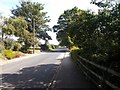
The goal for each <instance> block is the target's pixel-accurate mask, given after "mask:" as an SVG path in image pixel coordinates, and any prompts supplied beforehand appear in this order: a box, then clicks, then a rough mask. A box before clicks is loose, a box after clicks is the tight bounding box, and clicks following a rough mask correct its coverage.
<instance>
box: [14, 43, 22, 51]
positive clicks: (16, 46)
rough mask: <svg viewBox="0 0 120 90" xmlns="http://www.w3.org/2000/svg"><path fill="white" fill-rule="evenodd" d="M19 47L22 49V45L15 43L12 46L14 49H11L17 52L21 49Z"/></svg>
mask: <svg viewBox="0 0 120 90" xmlns="http://www.w3.org/2000/svg"><path fill="white" fill-rule="evenodd" d="M21 47H22V45H21V44H20V43H18V42H16V43H15V44H14V49H13V50H15V51H19V50H20V49H21Z"/></svg>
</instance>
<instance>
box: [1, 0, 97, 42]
mask: <svg viewBox="0 0 120 90" xmlns="http://www.w3.org/2000/svg"><path fill="white" fill-rule="evenodd" d="M19 1H20V0H0V13H1V15H2V16H6V17H9V16H10V15H11V11H10V10H11V9H12V8H16V5H19ZM30 1H32V2H39V3H42V4H45V5H44V11H46V12H48V14H47V15H48V16H50V19H51V22H50V23H49V25H50V27H52V26H53V25H55V24H57V20H58V17H59V16H60V15H61V14H62V13H63V12H64V10H67V9H72V8H73V7H75V6H77V7H78V8H79V9H82V10H87V9H91V10H92V11H95V12H96V11H97V9H98V8H97V6H95V5H93V4H90V1H91V0H30ZM49 34H50V35H51V36H52V38H53V40H52V41H51V42H50V43H57V41H56V39H55V37H56V35H55V34H54V33H52V32H49Z"/></svg>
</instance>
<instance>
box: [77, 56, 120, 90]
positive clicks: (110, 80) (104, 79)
mask: <svg viewBox="0 0 120 90" xmlns="http://www.w3.org/2000/svg"><path fill="white" fill-rule="evenodd" d="M76 60H77V63H78V65H80V67H81V66H82V67H83V68H84V69H82V70H83V72H84V74H85V75H86V76H87V77H89V78H90V79H91V80H92V81H93V82H94V83H95V84H97V85H98V86H99V87H101V88H103V87H110V88H114V89H119V90H120V73H118V72H116V71H114V70H112V69H109V68H107V67H104V66H101V65H98V64H96V63H93V62H92V61H89V60H86V59H85V58H83V57H81V56H79V58H77V59H76Z"/></svg>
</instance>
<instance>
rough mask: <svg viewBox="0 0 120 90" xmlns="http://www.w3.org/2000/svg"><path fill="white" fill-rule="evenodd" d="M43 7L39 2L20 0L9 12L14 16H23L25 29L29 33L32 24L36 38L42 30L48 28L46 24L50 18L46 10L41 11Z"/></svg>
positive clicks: (31, 29) (31, 31)
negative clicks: (25, 24) (25, 23)
mask: <svg viewBox="0 0 120 90" xmlns="http://www.w3.org/2000/svg"><path fill="white" fill-rule="evenodd" d="M43 9H44V7H43V5H42V4H40V3H36V2H31V1H25V0H22V1H21V2H20V5H19V6H17V8H16V9H13V10H11V12H12V14H13V15H14V16H15V17H16V16H17V17H19V16H20V17H21V16H22V17H25V20H26V21H27V25H28V28H27V30H28V31H29V32H30V33H33V26H34V25H35V26H34V27H35V34H36V36H37V37H38V38H41V33H43V31H47V30H50V28H49V27H48V25H46V23H47V22H49V21H50V19H49V17H47V16H46V14H47V12H43ZM39 36H40V37H39ZM44 37H45V36H43V38H44Z"/></svg>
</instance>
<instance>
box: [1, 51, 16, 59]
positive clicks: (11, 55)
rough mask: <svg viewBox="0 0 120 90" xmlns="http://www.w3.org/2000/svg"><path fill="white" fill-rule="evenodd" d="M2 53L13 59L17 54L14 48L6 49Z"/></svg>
mask: <svg viewBox="0 0 120 90" xmlns="http://www.w3.org/2000/svg"><path fill="white" fill-rule="evenodd" d="M2 55H3V56H4V57H5V58H7V59H13V58H14V57H15V55H16V54H15V53H14V52H13V51H12V50H4V51H3V52H2Z"/></svg>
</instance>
